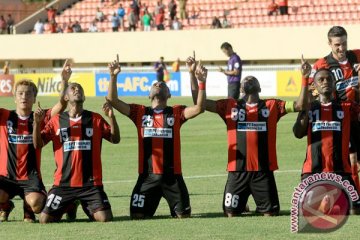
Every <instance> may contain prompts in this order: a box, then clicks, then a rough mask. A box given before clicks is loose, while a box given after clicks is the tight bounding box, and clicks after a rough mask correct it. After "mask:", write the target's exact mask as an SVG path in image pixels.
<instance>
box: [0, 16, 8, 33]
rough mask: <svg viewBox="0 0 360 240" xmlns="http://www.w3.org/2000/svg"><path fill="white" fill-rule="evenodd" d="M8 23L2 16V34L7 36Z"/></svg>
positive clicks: (0, 28)
mask: <svg viewBox="0 0 360 240" xmlns="http://www.w3.org/2000/svg"><path fill="white" fill-rule="evenodd" d="M6 28H7V25H6V21H5V18H4V16H3V15H1V16H0V34H6V32H7V30H6Z"/></svg>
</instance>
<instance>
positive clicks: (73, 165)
mask: <svg viewBox="0 0 360 240" xmlns="http://www.w3.org/2000/svg"><path fill="white" fill-rule="evenodd" d="M65 101H67V102H68V105H69V111H67V112H63V113H61V114H58V115H56V116H55V117H53V118H52V119H51V120H50V121H49V122H48V124H47V125H46V126H45V129H43V131H41V133H40V122H41V119H42V117H43V111H42V109H38V110H37V111H36V113H35V117H34V118H35V125H34V132H33V138H34V145H35V147H36V148H41V147H43V146H44V145H45V144H47V143H48V142H49V141H52V142H53V148H54V155H55V161H56V166H57V169H56V171H55V176H54V179H55V181H54V185H53V187H52V188H51V189H50V191H49V193H48V196H47V201H46V205H45V208H44V210H43V211H42V213H41V216H40V223H49V222H57V221H60V219H61V216H62V215H63V213H65V212H66V211H67V210H68V209H67V207H68V205H69V204H70V203H72V202H74V201H76V200H80V201H81V204H82V206H83V207H84V208H85V209H86V210H87V212H88V213H89V214H90V217H91V218H92V219H94V220H96V221H100V222H106V221H110V220H112V212H111V206H110V203H109V200H108V198H107V196H106V193H105V192H104V189H103V184H102V169H101V143H102V139H103V138H104V139H106V140H107V141H109V142H112V143H119V142H120V131H119V127H118V125H117V122H116V119H115V116H114V113H113V111H112V108H111V106H110V105H109V104H108V103H105V104H104V106H103V111H104V113H105V115H106V116H107V117H108V118H109V121H110V125H109V124H108V123H107V122H106V121H105V120H104V119H103V118H102V117H101V115H100V114H97V113H94V112H90V111H87V110H84V109H83V103H84V101H85V95H84V90H83V88H82V87H81V85H80V84H77V83H70V84H69V87H68V88H67V90H66V93H65Z"/></svg>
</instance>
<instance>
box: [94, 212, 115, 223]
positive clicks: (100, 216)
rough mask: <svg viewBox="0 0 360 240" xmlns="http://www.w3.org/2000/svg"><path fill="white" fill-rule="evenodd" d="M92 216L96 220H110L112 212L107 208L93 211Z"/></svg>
mask: <svg viewBox="0 0 360 240" xmlns="http://www.w3.org/2000/svg"><path fill="white" fill-rule="evenodd" d="M93 217H94V220H95V221H97V222H110V221H111V220H112V219H113V214H112V211H111V209H107V210H103V211H98V212H95V213H94V215H93Z"/></svg>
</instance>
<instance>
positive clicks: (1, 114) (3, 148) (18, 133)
mask: <svg viewBox="0 0 360 240" xmlns="http://www.w3.org/2000/svg"><path fill="white" fill-rule="evenodd" d="M45 111H46V116H45V119H44V121H43V122H42V123H41V126H42V127H44V126H45V123H46V122H47V121H49V119H50V117H51V109H47V110H45ZM33 122H34V119H33V112H31V114H30V115H29V116H28V117H21V116H19V115H18V114H17V113H16V111H15V110H13V111H10V110H6V109H2V108H1V109H0V136H1V137H0V176H4V177H7V178H9V179H12V180H17V181H27V180H31V179H36V178H38V179H41V171H40V164H41V150H40V149H36V150H35V148H34V145H33V137H32V132H33Z"/></svg>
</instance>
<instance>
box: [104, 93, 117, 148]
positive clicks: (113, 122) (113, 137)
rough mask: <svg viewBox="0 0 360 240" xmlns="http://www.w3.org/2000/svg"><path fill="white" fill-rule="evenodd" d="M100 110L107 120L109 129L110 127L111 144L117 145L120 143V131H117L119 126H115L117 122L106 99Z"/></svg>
mask: <svg viewBox="0 0 360 240" xmlns="http://www.w3.org/2000/svg"><path fill="white" fill-rule="evenodd" d="M102 109H103V111H104V113H105V116H107V117H108V118H109V123H110V127H111V138H110V141H111V142H112V143H119V142H120V129H119V125H118V124H117V121H116V118H115V115H114V111H113V109H112V107H111V104H110V103H109V100H108V99H106V102H105V103H104V105H103V107H102Z"/></svg>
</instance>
